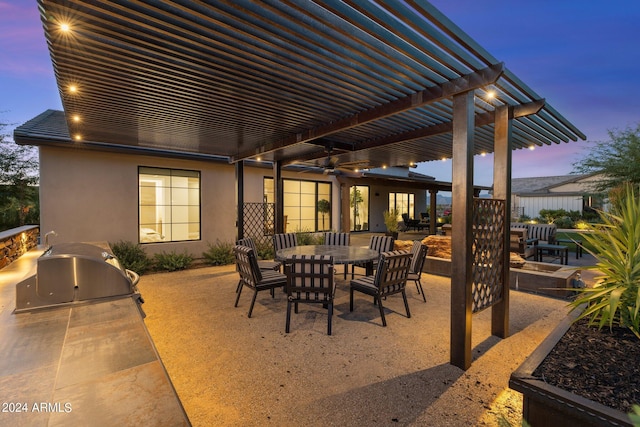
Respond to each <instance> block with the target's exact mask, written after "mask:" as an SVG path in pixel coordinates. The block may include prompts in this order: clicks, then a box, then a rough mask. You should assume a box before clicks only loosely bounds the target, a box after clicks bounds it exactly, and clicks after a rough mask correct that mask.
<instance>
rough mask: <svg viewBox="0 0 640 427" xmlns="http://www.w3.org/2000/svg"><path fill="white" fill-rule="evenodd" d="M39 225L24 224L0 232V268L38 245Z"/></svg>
mask: <svg viewBox="0 0 640 427" xmlns="http://www.w3.org/2000/svg"><path fill="white" fill-rule="evenodd" d="M39 236H40V227H39V226H37V225H25V226H22V227H18V228H12V229H11V230H6V231H3V232H0V268H3V267H6V266H7V265H9V264H11V263H12V262H13V261H15V260H16V259H18V258H20V257H21V256H22V255H24V254H25V253H26V252H27V251H29V250H31V249H33V248H35V247H36V246H38V237H39Z"/></svg>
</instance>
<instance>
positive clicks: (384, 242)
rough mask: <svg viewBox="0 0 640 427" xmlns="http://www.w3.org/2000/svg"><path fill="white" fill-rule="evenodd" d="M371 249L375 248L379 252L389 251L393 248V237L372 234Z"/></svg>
mask: <svg viewBox="0 0 640 427" xmlns="http://www.w3.org/2000/svg"><path fill="white" fill-rule="evenodd" d="M369 249H373V250H374V251H376V252H378V253H382V252H389V251H392V250H393V237H391V236H371V240H369Z"/></svg>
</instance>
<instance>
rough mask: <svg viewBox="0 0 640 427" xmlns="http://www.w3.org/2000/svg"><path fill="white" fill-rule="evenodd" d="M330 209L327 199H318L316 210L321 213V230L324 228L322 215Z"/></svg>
mask: <svg viewBox="0 0 640 427" xmlns="http://www.w3.org/2000/svg"><path fill="white" fill-rule="evenodd" d="M330 209H331V203H329V201H328V200H326V199H320V200H318V212H320V213H321V214H322V229H323V230H325V228H324V216H325V215H326V214H328V213H329V210H330Z"/></svg>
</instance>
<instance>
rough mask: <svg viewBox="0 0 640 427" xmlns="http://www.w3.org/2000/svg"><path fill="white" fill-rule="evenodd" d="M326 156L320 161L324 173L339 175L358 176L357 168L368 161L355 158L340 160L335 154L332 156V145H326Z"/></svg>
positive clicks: (359, 174)
mask: <svg viewBox="0 0 640 427" xmlns="http://www.w3.org/2000/svg"><path fill="white" fill-rule="evenodd" d="M325 151H326V152H327V157H326V158H325V159H324V161H323V162H322V164H321V165H319V166H321V167H322V168H323V169H324V174H325V175H341V176H350V177H360V176H362V173H361V172H359V171H358V169H361V168H364V167H367V166H368V164H369V162H368V161H367V160H357V161H353V162H341V161H340V159H339V158H338V157H337V156H333V155H332V154H333V147H332V146H330V145H328V146H327V147H326V148H325Z"/></svg>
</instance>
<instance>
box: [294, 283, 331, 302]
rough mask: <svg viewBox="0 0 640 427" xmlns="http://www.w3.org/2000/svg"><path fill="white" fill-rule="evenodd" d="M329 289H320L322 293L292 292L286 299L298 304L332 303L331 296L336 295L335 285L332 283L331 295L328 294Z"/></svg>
mask: <svg viewBox="0 0 640 427" xmlns="http://www.w3.org/2000/svg"><path fill="white" fill-rule="evenodd" d="M328 289H329V288H324V289H322V292H292V293H291V296H290V297H288V298H289V300H290V301H294V302H295V301H300V302H329V301H333V296H334V295H335V294H336V283H335V282H334V283H333V289H331V293H329V292H328Z"/></svg>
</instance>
